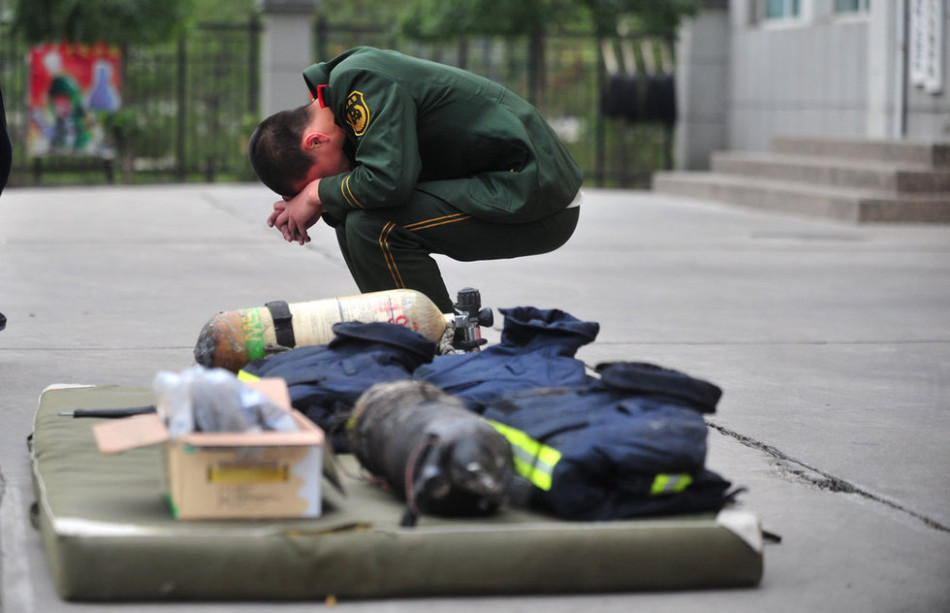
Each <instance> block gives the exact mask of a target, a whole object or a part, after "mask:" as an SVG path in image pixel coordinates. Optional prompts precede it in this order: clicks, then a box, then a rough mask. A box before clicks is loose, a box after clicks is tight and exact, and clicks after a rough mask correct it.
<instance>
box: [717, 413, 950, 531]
mask: <svg viewBox="0 0 950 613" xmlns="http://www.w3.org/2000/svg"><path fill="white" fill-rule="evenodd" d="M707 424H708V425H709V427H710V428H712V429H713V430H716V431H717V432H719V433H720V434H722V435H724V436H728V437H730V438H733V439H735V440H737V441H738V442H740V443H742V444H743V445H745V446H747V447H751V448H752V449H757V450H759V451H762V452H765V453H766V454H768V455H769V456H771V457H772V458H773V459H775V460H776V461H777V462H778V463H779V465H780V466H781V468H782V470H783V471H784V472H786V473H788V474H791V475H793V476H794V477H795V478H796V479H798V480H801V481H804V482H806V483H808V484H810V485H812V486H814V487H817V488H819V489H821V490H825V491H829V492H835V493H844V494H856V495H858V496H861V497H862V498H866V499H867V500H871V501H873V502H876V503H879V504H883V505H885V506H888V507H891V508H892V509H894V510H896V511H900V512H901V513H905V514H907V515H910V516H911V517H913V518H915V519H917V520H919V521H921V522H923V523H924V525H926V526H927V527H928V528H933V529H934V530H939V531H940V532H948V533H950V526H945V525H943V524H941V523H940V522H938V521H936V520H935V519H933V518H930V517H927V516H926V515H923V514H921V513H918V512H916V511H914V510H912V509H908V508H907V507H905V506H903V505H902V504H900V503H898V502H896V501H894V500H890V499H888V498H886V497H884V496H881V495H879V494H875V493H874V492H870V491H868V490H865V489H863V488H861V487H859V486H856V485H854V484H853V483H850V482H848V481H846V480H844V479H841V478H839V477H835V476H834V475H832V474H830V473H827V472H825V471H823V470H821V469H820V468H815V467H814V466H809V465H808V464H806V463H805V462H803V461H801V460H797V459H795V458H793V457H791V456H789V455H788V454H786V453H784V452H783V451H780V450H779V449H776V448H775V447H773V446H771V445H769V444H766V443H763V442H761V441H757V440H755V439H754V438H752V437H749V436H746V435H744V434H740V433H738V432H736V431H734V430H730V429H729V428H726V427H724V426H719V425H717V424H714V423H711V422H707Z"/></svg>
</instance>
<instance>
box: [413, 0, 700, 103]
mask: <svg viewBox="0 0 950 613" xmlns="http://www.w3.org/2000/svg"><path fill="white" fill-rule="evenodd" d="M697 10H698V5H697V3H696V0H521V1H520V2H509V1H507V0H411V2H410V5H409V8H408V9H407V10H406V11H405V12H404V13H403V16H402V19H401V20H400V29H401V30H402V32H403V33H404V34H405V35H407V36H409V37H410V38H416V39H421V40H440V39H449V38H457V37H464V36H467V35H472V34H477V35H488V36H523V35H526V36H528V37H529V40H530V43H529V49H530V60H529V61H530V64H531V66H532V67H533V69H532V70H531V76H530V79H529V83H528V97H529V99H530V100H532V102H538V101H539V100H538V99H539V98H540V96H541V93H542V92H543V90H544V82H545V80H546V79H545V75H544V71H543V67H544V66H545V61H544V38H545V35H546V33H547V32H548V31H550V30H552V29H555V28H558V29H576V28H574V27H572V26H576V24H577V23H583V24H585V25H586V28H587V30H588V32H591V31H592V32H591V33H593V34H594V35H595V36H597V37H598V38H602V37H605V36H614V35H616V34H617V28H618V25H619V24H620V23H621V22H622V21H624V20H626V19H629V20H630V21H633V22H635V28H634V30H635V31H638V32H641V33H644V34H653V35H659V36H669V35H671V34H673V33H674V32H675V31H676V29H677V28H678V27H679V25H680V23H681V22H682V20H683V19H684V18H685V17H688V16H691V15H693V14H695V13H696V11H697Z"/></svg>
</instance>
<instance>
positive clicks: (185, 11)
mask: <svg viewBox="0 0 950 613" xmlns="http://www.w3.org/2000/svg"><path fill="white" fill-rule="evenodd" d="M192 7H193V0H19V1H18V2H17V6H16V12H15V14H14V17H13V27H14V31H16V32H18V33H19V34H20V35H21V36H23V38H24V39H26V41H27V42H30V43H40V42H47V41H59V40H66V41H69V42H73V43H95V42H99V41H107V42H108V43H110V44H113V45H119V46H126V45H130V44H153V43H159V42H165V41H168V40H171V39H172V38H174V36H175V35H176V34H178V33H180V32H181V31H182V30H183V29H184V27H185V26H186V24H187V18H188V16H189V15H190V12H191V9H192Z"/></svg>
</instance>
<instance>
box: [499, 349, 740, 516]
mask: <svg viewBox="0 0 950 613" xmlns="http://www.w3.org/2000/svg"><path fill="white" fill-rule="evenodd" d="M597 370H598V371H599V372H600V374H601V378H600V380H596V379H592V380H591V381H590V382H589V383H588V384H587V385H584V386H581V387H575V388H566V387H559V388H546V389H531V390H523V391H520V392H515V393H512V394H508V395H505V396H504V397H502V398H500V399H498V400H496V401H495V402H493V403H491V404H490V405H489V406H488V407H487V409H486V411H485V412H484V414H483V417H485V418H486V419H488V420H489V421H491V422H492V423H493V425H494V426H495V427H496V428H497V429H498V430H499V431H500V432H501V433H502V434H504V435H505V436H506V438H508V440H509V442H510V443H511V444H512V448H513V451H514V458H515V469H516V471H517V472H518V473H519V475H521V476H522V477H523V478H525V479H527V480H528V481H530V483H531V484H532V485H531V487H530V502H531V503H532V504H533V505H536V506H538V507H540V508H543V509H545V510H548V511H550V512H553V513H554V514H555V515H557V516H558V517H561V518H564V519H576V520H606V519H616V518H629V517H639V516H646V515H656V514H672V513H687V512H689V513H692V512H703V511H716V510H719V509H721V508H722V507H723V506H724V505H725V504H726V503H727V502H729V500H730V499H731V498H732V496H734V494H726V490H727V489H728V488H729V487H730V485H731V484H730V483H729V482H728V481H725V480H724V479H722V478H721V477H720V476H719V475H717V474H715V473H713V472H712V471H709V470H706V469H705V457H706V433H707V427H706V423H705V420H704V419H703V414H704V413H713V412H714V411H715V408H716V404H717V402H718V401H719V398H720V396H721V395H722V391H721V390H720V389H719V388H718V387H716V386H715V385H713V384H711V383H708V382H706V381H702V380H699V379H694V378H692V377H690V376H689V375H686V374H684V373H680V372H678V371H675V370H670V369H666V368H663V367H660V366H656V365H652V364H645V363H637V362H613V363H606V364H600V365H599V366H598V367H597Z"/></svg>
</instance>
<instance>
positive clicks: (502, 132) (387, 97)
mask: <svg viewBox="0 0 950 613" xmlns="http://www.w3.org/2000/svg"><path fill="white" fill-rule="evenodd" d="M303 74H304V80H305V81H306V83H307V87H308V88H309V89H310V93H311V95H312V96H313V97H314V99H316V100H318V101H319V102H320V104H322V105H323V106H327V107H330V109H331V110H332V111H333V113H334V116H335V117H336V121H337V123H338V124H339V125H340V127H341V128H342V129H343V130H344V132H345V134H346V144H345V145H344V151H345V152H346V154H347V155H348V156H349V157H350V159H351V161H352V162H354V166H353V170H352V171H351V172H348V173H344V174H340V175H336V176H332V177H326V178H324V179H323V180H322V181H321V182H320V199H321V200H322V201H323V204H324V207H325V208H326V210H327V212H328V213H329V214H330V215H331V216H333V217H335V218H337V219H343V218H344V217H345V216H346V214H347V213H348V212H349V211H352V210H355V209H373V208H382V207H393V206H399V205H400V204H404V203H405V202H406V201H407V200H408V199H409V198H410V197H411V193H412V190H414V189H418V190H421V191H424V192H426V193H429V194H431V195H434V196H436V197H438V198H441V199H443V200H445V201H446V202H448V203H449V204H451V205H453V206H454V207H456V208H458V209H459V210H461V211H463V212H466V213H468V214H470V215H472V216H473V217H476V218H481V219H487V220H492V221H497V222H501V223H521V222H528V221H534V220H537V219H541V218H543V217H546V216H548V215H551V214H552V213H555V212H557V211H560V210H562V209H564V208H565V207H566V206H567V205H568V204H570V203H571V201H572V200H573V199H574V197H575V196H576V194H577V191H578V189H579V188H580V185H581V172H580V169H579V168H578V166H577V164H576V163H575V162H574V161H573V160H572V159H571V156H570V154H569V153H568V152H567V150H566V149H565V147H564V145H563V144H562V143H561V141H560V139H559V138H558V137H557V135H556V134H555V133H554V131H553V130H552V129H551V128H550V126H549V125H548V124H547V122H546V121H545V120H544V118H542V117H541V115H540V114H539V113H538V111H537V110H536V109H535V108H534V107H533V106H531V105H530V104H528V103H527V102H525V101H524V100H522V99H521V98H519V97H518V96H516V95H515V94H513V93H511V92H510V91H508V90H506V89H505V88H504V87H502V86H500V85H498V84H497V83H494V82H492V81H490V80H488V79H486V78H483V77H480V76H477V75H474V74H472V73H469V72H466V71H464V70H460V69H457V68H453V67H450V66H445V65H442V64H437V63H435V62H430V61H427V60H420V59H415V58H410V57H407V56H405V55H402V54H400V53H397V52H395V51H381V50H379V49H373V48H370V47H358V48H355V49H351V50H349V51H347V52H345V53H343V54H341V55H339V56H337V57H336V58H334V59H332V60H330V61H328V62H322V63H319V64H314V65H313V66H310V67H309V68H307V69H306V70H305V71H304V73H303ZM459 179H467V180H463V181H460V180H459Z"/></svg>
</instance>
